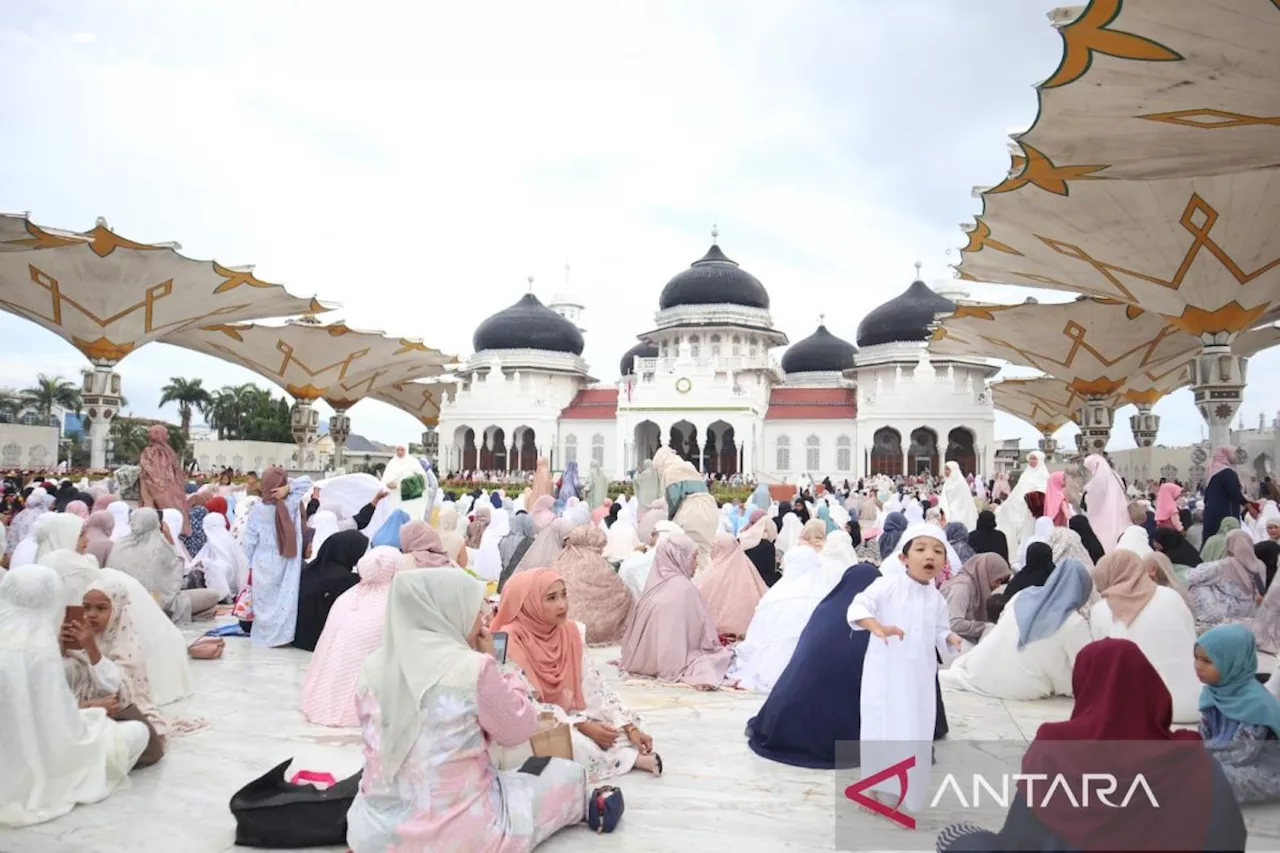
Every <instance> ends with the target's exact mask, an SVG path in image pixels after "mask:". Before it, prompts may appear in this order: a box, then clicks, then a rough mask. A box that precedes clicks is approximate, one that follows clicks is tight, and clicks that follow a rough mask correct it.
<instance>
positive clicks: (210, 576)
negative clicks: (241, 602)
mask: <svg viewBox="0 0 1280 853" xmlns="http://www.w3.org/2000/svg"><path fill="white" fill-rule="evenodd" d="M316 515H323V513H316ZM200 524H201V527H202V528H203V530H204V536H205V542H204V547H203V548H201V549H200V553H199V554H197V555H196V558H195V560H194V561H193V564H199V565H200V567H201V569H202V570H203V572H204V583H205V586H206V587H208V588H209V589H211V590H213V591H214V592H215V593H217V594H218V600H219V601H226V600H227V599H229V598H232V599H233V598H235V597H236V596H237V595H238V594H239V593H240V590H242V589H244V586H245V584H246V583H248V581H249V561H248V560H247V559H246V558H245V555H244V549H243V548H241V547H240V543H239V542H237V541H236V540H235V537H233V536H232V535H231V531H230V530H228V529H227V520H226V519H225V518H223V517H222V516H221V515H219V514H218V513H216V512H211V513H209V514H208V515H206V516H205V517H204V520H203V521H202V522H201V523H200ZM316 538H317V539H319V535H318V533H317V537H316ZM326 538H327V537H326ZM321 543H322V544H323V540H322V541H321ZM312 551H313V552H314V553H319V552H320V548H319V546H318V545H316V543H315V541H313V542H312Z"/></svg>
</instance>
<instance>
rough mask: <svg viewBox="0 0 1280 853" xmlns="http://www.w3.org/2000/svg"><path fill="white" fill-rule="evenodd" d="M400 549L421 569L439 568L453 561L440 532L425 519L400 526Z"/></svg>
mask: <svg viewBox="0 0 1280 853" xmlns="http://www.w3.org/2000/svg"><path fill="white" fill-rule="evenodd" d="M400 550H401V551H402V552H403V553H405V554H408V555H409V556H410V557H412V558H413V562H414V564H415V565H416V566H417V567H418V568H420V569H438V568H440V567H441V566H448V565H450V564H451V563H452V562H453V561H452V560H450V559H449V555H448V554H446V553H445V550H444V541H443V540H442V539H441V538H440V534H439V533H438V532H436V529H435V528H434V527H432V526H431V525H430V524H427V523H426V522H425V521H411V522H409V523H408V524H406V525H404V526H403V527H401V528H400Z"/></svg>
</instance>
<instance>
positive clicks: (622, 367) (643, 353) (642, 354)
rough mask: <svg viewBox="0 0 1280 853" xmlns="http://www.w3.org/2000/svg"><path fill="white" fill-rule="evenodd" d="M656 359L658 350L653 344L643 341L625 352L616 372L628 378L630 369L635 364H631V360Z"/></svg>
mask: <svg viewBox="0 0 1280 853" xmlns="http://www.w3.org/2000/svg"><path fill="white" fill-rule="evenodd" d="M657 357H658V348H657V347H655V346H654V345H653V344H647V343H645V342H644V341H641V342H640V343H638V344H636V345H635V346H633V347H632V348H631V349H629V350H627V352H626V354H625V355H623V356H622V361H621V362H620V363H619V365H618V372H619V373H621V374H622V375H623V376H630V375H631V373H632V372H633V371H632V369H631V368H632V367H633V366H634V365H635V362H633V361H632V359H634V358H657Z"/></svg>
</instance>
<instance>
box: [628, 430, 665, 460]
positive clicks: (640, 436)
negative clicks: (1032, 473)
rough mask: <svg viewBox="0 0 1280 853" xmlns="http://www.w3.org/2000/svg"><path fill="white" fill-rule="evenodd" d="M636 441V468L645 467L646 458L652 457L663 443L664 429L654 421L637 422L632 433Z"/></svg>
mask: <svg viewBox="0 0 1280 853" xmlns="http://www.w3.org/2000/svg"><path fill="white" fill-rule="evenodd" d="M632 438H633V440H634V441H635V454H636V457H635V465H634V467H635V469H636V470H637V471H638V470H640V469H641V468H643V467H644V463H645V461H646V460H649V459H652V458H653V454H655V453H657V452H658V447H659V446H661V444H662V430H661V429H660V428H659V427H658V425H657V424H655V423H654V422H653V421H641V422H640V423H638V424H636V428H635V431H634V433H633V435H632Z"/></svg>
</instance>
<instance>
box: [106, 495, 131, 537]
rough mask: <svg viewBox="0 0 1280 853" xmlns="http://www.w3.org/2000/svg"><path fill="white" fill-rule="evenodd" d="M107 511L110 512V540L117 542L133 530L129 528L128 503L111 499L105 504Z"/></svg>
mask: <svg viewBox="0 0 1280 853" xmlns="http://www.w3.org/2000/svg"><path fill="white" fill-rule="evenodd" d="M107 512H109V513H111V521H112V522H114V524H115V526H114V527H113V528H111V541H112V542H119V541H120V540H121V539H123V538H124V537H126V536H128V535H129V534H130V533H132V532H133V531H132V530H130V529H129V505H128V504H127V503H125V502H124V501H112V502H111V503H109V504H107Z"/></svg>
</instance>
